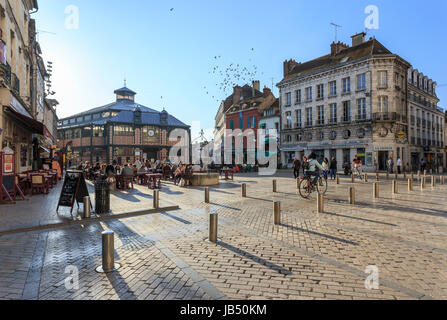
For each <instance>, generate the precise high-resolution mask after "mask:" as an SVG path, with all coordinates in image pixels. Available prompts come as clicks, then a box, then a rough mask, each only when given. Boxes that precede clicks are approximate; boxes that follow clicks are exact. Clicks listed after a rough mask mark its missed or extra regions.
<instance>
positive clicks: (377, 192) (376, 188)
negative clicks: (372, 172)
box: [373, 182, 379, 199]
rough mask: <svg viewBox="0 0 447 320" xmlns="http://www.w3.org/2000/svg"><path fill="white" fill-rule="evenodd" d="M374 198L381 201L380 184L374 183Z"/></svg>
mask: <svg viewBox="0 0 447 320" xmlns="http://www.w3.org/2000/svg"><path fill="white" fill-rule="evenodd" d="M373 197H374V199H379V184H378V183H377V182H374V186H373Z"/></svg>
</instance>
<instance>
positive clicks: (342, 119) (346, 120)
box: [340, 115, 351, 123]
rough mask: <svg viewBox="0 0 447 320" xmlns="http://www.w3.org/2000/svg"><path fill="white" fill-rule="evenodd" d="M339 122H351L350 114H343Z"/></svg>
mask: <svg viewBox="0 0 447 320" xmlns="http://www.w3.org/2000/svg"><path fill="white" fill-rule="evenodd" d="M340 122H341V123H350V122H351V116H350V115H345V116H343V117H341V119H340Z"/></svg>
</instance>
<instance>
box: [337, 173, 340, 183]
mask: <svg viewBox="0 0 447 320" xmlns="http://www.w3.org/2000/svg"><path fill="white" fill-rule="evenodd" d="M337 184H340V175H339V174H337Z"/></svg>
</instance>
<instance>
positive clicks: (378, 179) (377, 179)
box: [376, 173, 380, 181]
mask: <svg viewBox="0 0 447 320" xmlns="http://www.w3.org/2000/svg"><path fill="white" fill-rule="evenodd" d="M376 181H380V175H379V174H378V173H376Z"/></svg>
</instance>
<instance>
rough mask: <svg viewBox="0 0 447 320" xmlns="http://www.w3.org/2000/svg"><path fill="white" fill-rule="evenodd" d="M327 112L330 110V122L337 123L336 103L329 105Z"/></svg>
mask: <svg viewBox="0 0 447 320" xmlns="http://www.w3.org/2000/svg"><path fill="white" fill-rule="evenodd" d="M329 112H330V119H329V121H330V123H332V124H334V123H337V104H336V103H332V104H330V105H329Z"/></svg>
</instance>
